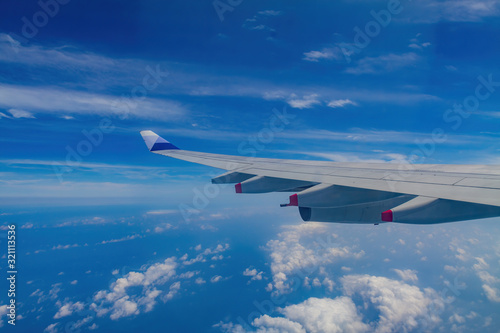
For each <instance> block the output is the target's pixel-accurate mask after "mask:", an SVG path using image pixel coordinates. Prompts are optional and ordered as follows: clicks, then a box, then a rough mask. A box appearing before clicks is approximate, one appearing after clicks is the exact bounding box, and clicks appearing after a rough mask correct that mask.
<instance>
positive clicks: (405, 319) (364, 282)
mask: <svg viewBox="0 0 500 333" xmlns="http://www.w3.org/2000/svg"><path fill="white" fill-rule="evenodd" d="M341 282H342V285H343V290H344V293H345V294H346V295H347V296H353V295H360V296H361V297H362V299H363V300H364V302H365V308H366V307H367V306H369V305H371V306H374V307H375V308H376V309H377V310H378V311H379V312H380V315H379V320H378V323H377V327H376V329H375V332H380V333H382V332H402V331H404V332H407V331H412V330H416V329H417V328H419V327H425V328H429V327H432V326H434V325H436V324H437V323H438V322H439V321H440V318H439V317H438V316H437V313H438V311H436V310H437V309H441V308H443V307H444V300H443V299H442V298H441V297H440V296H439V295H438V293H436V291H435V290H433V289H431V288H427V289H424V290H420V289H419V288H418V287H416V286H411V285H408V284H406V283H403V282H400V281H397V280H392V279H388V278H386V277H379V276H370V275H347V276H344V277H342V278H341Z"/></svg>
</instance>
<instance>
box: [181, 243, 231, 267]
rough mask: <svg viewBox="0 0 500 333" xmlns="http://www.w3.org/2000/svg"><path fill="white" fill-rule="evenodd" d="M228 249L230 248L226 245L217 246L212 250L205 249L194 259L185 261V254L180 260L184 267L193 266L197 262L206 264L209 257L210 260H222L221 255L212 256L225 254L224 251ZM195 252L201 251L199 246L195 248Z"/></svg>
mask: <svg viewBox="0 0 500 333" xmlns="http://www.w3.org/2000/svg"><path fill="white" fill-rule="evenodd" d="M229 248H230V246H229V244H227V243H226V244H218V245H217V246H216V247H214V248H206V249H205V250H204V251H203V252H201V253H199V254H198V255H197V256H196V257H194V258H192V259H189V260H187V258H188V256H187V254H186V255H184V256H183V257H182V258H181V259H182V263H183V264H184V265H192V264H195V263H197V262H206V261H207V256H211V259H212V260H221V259H223V258H224V257H223V256H222V255H217V256H214V255H216V254H219V253H222V252H225V251H227V250H229ZM195 250H196V251H201V250H202V248H201V245H197V246H196V247H195Z"/></svg>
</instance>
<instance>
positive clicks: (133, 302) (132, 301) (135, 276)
mask: <svg viewBox="0 0 500 333" xmlns="http://www.w3.org/2000/svg"><path fill="white" fill-rule="evenodd" d="M177 267H178V263H177V262H176V259H175V258H174V257H172V258H168V259H165V260H164V261H163V262H159V263H155V264H153V265H150V266H149V267H147V268H146V267H145V268H144V271H143V272H136V271H132V272H129V273H127V274H126V275H125V276H123V277H121V278H119V279H117V280H116V281H115V282H113V283H112V284H111V285H110V287H109V289H108V290H100V291H98V292H97V293H95V295H94V297H93V300H94V303H93V304H92V305H91V308H92V309H93V310H95V311H96V313H97V316H104V315H107V314H109V315H110V318H111V319H113V320H116V319H118V318H122V317H127V316H132V315H136V314H139V313H140V312H141V311H143V312H148V311H151V310H152V309H153V307H154V306H155V304H156V298H157V297H159V296H160V295H161V294H162V293H163V291H161V290H159V289H158V288H159V287H161V286H162V285H164V284H166V283H167V282H168V281H169V280H171V279H173V277H174V276H175V274H176V268H177ZM132 287H140V288H139V290H138V288H132ZM179 287H180V283H177V282H174V283H173V284H172V285H171V286H170V289H169V290H168V292H166V293H165V295H164V296H163V298H162V299H163V301H164V302H165V301H167V300H170V299H171V298H172V297H173V296H174V295H175V294H176V293H177V292H178V290H179Z"/></svg>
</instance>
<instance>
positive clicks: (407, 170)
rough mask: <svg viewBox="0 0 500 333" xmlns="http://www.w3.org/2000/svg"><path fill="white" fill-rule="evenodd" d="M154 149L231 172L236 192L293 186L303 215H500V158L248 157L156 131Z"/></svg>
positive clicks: (427, 219) (347, 219)
mask: <svg viewBox="0 0 500 333" xmlns="http://www.w3.org/2000/svg"><path fill="white" fill-rule="evenodd" d="M141 135H142V137H143V139H144V141H145V142H146V145H147V146H148V148H149V150H150V151H151V152H153V153H155V154H159V155H164V156H169V157H173V158H176V159H180V160H185V161H188V162H193V163H198V164H203V165H208V166H211V167H215V168H219V169H223V170H226V171H227V172H226V173H224V174H222V175H220V176H218V177H215V178H213V179H212V183H214V184H228V183H234V184H235V191H236V193H268V192H292V193H294V194H292V195H291V196H290V202H289V203H286V204H282V206H297V207H298V208H299V212H300V215H301V217H302V219H303V220H304V221H317V222H341V223H374V224H378V223H382V222H400V223H411V224H432V223H443V222H455V221H463V220H471V219H480V218H487V217H495V216H500V166H493V165H451V164H443V165H438V164H391V163H343V162H322V161H301V160H288V159H272V158H249V157H244V156H231V155H220V154H210V153H202V152H195V151H188V150H182V149H179V148H178V147H176V146H174V145H173V144H171V143H170V142H168V141H167V140H165V139H163V138H162V137H160V136H158V135H157V134H155V133H154V132H152V131H142V132H141Z"/></svg>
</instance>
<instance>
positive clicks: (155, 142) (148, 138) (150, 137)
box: [141, 131, 179, 151]
mask: <svg viewBox="0 0 500 333" xmlns="http://www.w3.org/2000/svg"><path fill="white" fill-rule="evenodd" d="M141 135H142V138H143V139H144V142H145V143H146V146H148V149H149V151H157V150H171V149H179V148H177V147H176V146H174V145H173V144H171V143H170V142H168V141H167V140H165V139H164V138H162V137H161V136H159V135H158V134H156V133H155V132H153V131H141Z"/></svg>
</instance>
